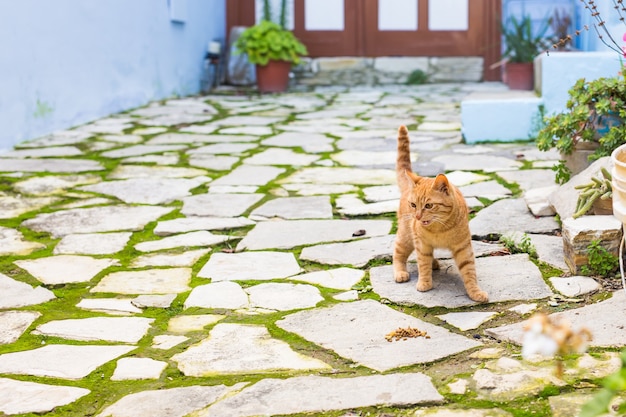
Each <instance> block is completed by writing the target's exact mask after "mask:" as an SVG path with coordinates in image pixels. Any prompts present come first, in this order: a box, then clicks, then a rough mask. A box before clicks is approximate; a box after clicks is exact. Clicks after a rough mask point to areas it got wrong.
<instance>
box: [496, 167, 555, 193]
mask: <svg viewBox="0 0 626 417" xmlns="http://www.w3.org/2000/svg"><path fill="white" fill-rule="evenodd" d="M496 173H497V174H498V176H499V177H502V178H503V179H504V180H505V181H506V182H511V183H516V184H517V185H519V187H520V189H521V190H522V191H528V190H532V189H533V188H539V187H545V186H547V185H556V182H555V180H554V178H555V175H556V174H555V173H554V171H553V170H551V169H523V170H519V171H502V172H496Z"/></svg>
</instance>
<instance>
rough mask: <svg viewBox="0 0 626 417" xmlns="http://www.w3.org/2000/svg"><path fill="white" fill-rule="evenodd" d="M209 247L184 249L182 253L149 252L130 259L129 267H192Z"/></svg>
mask: <svg viewBox="0 0 626 417" xmlns="http://www.w3.org/2000/svg"><path fill="white" fill-rule="evenodd" d="M210 251H211V250H210V249H196V250H185V251H184V252H182V253H151V254H146V255H141V256H138V257H136V258H135V259H133V260H132V262H131V263H130V265H129V267H130V268H144V267H146V266H172V267H182V266H188V267H192V266H194V265H195V263H196V262H198V261H199V260H200V258H202V257H203V256H204V255H206V254H207V253H209V252H210Z"/></svg>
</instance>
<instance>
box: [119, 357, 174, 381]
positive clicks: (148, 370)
mask: <svg viewBox="0 0 626 417" xmlns="http://www.w3.org/2000/svg"><path fill="white" fill-rule="evenodd" d="M166 367H167V362H163V361H157V360H154V359H150V358H121V359H119V360H118V361H117V367H116V368H115V371H114V372H113V375H112V376H111V381H124V380H127V379H159V377H160V376H161V373H163V371H164V370H165V368H166Z"/></svg>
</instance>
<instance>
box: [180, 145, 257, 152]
mask: <svg viewBox="0 0 626 417" xmlns="http://www.w3.org/2000/svg"><path fill="white" fill-rule="evenodd" d="M257 146H258V145H257V144H256V143H216V144H213V145H205V146H200V147H198V148H194V149H190V150H188V151H187V154H189V155H198V154H211V155H233V154H234V155H237V154H241V153H243V152H246V151H249V150H250V149H254V148H256V147H257Z"/></svg>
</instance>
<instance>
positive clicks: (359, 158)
mask: <svg viewBox="0 0 626 417" xmlns="http://www.w3.org/2000/svg"><path fill="white" fill-rule="evenodd" d="M396 155H397V153H396V152H395V151H386V152H385V151H363V150H358V149H354V150H345V151H341V152H337V153H335V154H333V155H332V156H331V158H332V159H333V160H334V161H335V162H337V163H339V164H340V165H344V166H357V167H358V166H360V167H375V166H379V165H384V166H388V165H392V164H395V160H396ZM415 159H416V157H415V154H412V155H411V160H412V161H415ZM379 168H380V166H379Z"/></svg>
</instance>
